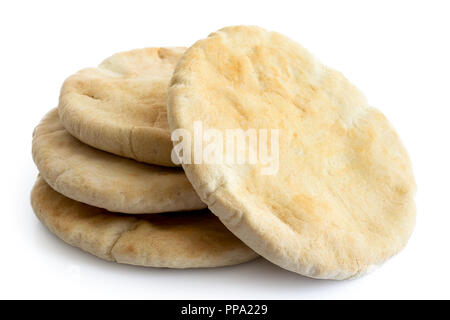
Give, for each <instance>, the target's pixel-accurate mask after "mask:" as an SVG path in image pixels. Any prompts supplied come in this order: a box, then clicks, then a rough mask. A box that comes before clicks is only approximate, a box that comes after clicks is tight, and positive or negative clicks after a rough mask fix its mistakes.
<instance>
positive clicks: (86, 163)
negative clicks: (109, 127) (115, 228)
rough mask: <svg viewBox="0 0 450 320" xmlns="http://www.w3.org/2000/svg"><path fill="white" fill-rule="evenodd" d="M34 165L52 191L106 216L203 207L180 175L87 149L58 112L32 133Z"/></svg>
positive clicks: (183, 175) (179, 172) (181, 172)
mask: <svg viewBox="0 0 450 320" xmlns="http://www.w3.org/2000/svg"><path fill="white" fill-rule="evenodd" d="M33 159H34V162H35V163H36V165H37V167H38V169H39V171H40V173H41V175H42V177H43V178H44V179H45V181H47V183H48V184H50V186H51V187H52V188H53V189H55V190H56V191H58V192H60V193H62V194H63V195H65V196H66V197H69V198H71V199H74V200H77V201H81V202H83V203H87V204H90V205H93V206H96V207H100V208H105V209H107V210H109V211H115V212H123V213H158V212H171V211H184V210H196V209H202V208H205V207H206V205H205V204H204V203H203V202H202V201H201V200H200V198H199V197H198V196H197V194H196V193H195V191H194V189H193V188H192V186H191V184H190V183H189V181H188V180H187V179H186V176H185V174H184V172H183V170H181V169H178V168H166V167H158V166H152V165H149V164H144V163H140V162H137V161H134V160H131V159H126V158H122V157H119V156H115V155H113V154H110V153H107V152H103V151H100V150H97V149H94V148H92V147H89V146H88V145H85V144H84V143H82V142H80V141H78V140H77V139H75V138H74V137H72V136H71V135H70V134H69V133H68V132H67V131H66V130H65V129H64V127H63V126H62V125H61V123H60V121H59V118H58V111H57V109H53V110H52V111H50V112H49V113H48V114H47V115H46V116H45V117H44V119H43V120H42V122H41V123H40V124H39V125H38V126H37V127H36V129H35V131H34V133H33Z"/></svg>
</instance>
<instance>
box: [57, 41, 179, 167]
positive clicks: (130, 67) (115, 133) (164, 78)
mask: <svg viewBox="0 0 450 320" xmlns="http://www.w3.org/2000/svg"><path fill="white" fill-rule="evenodd" d="M184 50H185V49H184V48H146V49H137V50H132V51H127V52H121V53H117V54H115V55H113V56H111V57H109V58H108V59H106V60H105V61H103V62H102V63H101V64H100V65H99V66H98V67H97V68H88V69H83V70H81V71H79V72H78V73H76V74H74V75H72V76H70V77H69V78H68V79H67V80H66V81H65V82H64V84H63V86H62V88H61V95H60V100H59V114H60V118H61V121H62V123H63V125H64V127H65V128H66V129H67V130H68V131H69V132H70V133H71V134H72V135H73V136H75V137H76V138H78V139H79V140H81V141H83V142H84V143H86V144H88V145H90V146H92V147H95V148H98V149H101V150H104V151H108V152H111V153H114V154H117V155H120V156H123V157H128V158H132V159H135V160H138V161H142V162H146V163H150V164H157V165H163V166H175V165H174V164H173V163H172V161H171V158H170V152H171V150H172V141H171V140H170V132H169V128H168V124H167V115H166V91H167V86H168V83H169V80H170V77H171V75H172V72H173V69H174V67H175V64H176V62H177V60H178V58H179V56H180V55H181V54H182V53H183V51H184Z"/></svg>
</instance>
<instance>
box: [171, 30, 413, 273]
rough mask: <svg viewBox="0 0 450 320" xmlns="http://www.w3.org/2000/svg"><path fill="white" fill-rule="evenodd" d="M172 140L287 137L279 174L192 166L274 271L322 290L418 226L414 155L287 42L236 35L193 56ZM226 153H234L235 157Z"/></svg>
mask: <svg viewBox="0 0 450 320" xmlns="http://www.w3.org/2000/svg"><path fill="white" fill-rule="evenodd" d="M168 120H169V125H170V129H171V130H175V129H178V128H184V129H186V130H188V132H190V133H191V134H193V123H194V122H195V121H197V120H201V121H202V124H203V129H204V130H206V129H208V128H214V129H218V130H221V131H222V132H223V131H224V130H225V129H235V128H242V129H243V130H247V129H249V128H252V129H278V130H280V139H279V145H280V150H279V170H278V172H277V174H275V175H261V167H262V166H263V165H261V164H260V163H258V164H256V165H249V164H245V165H229V164H228V165H225V164H224V165H219V164H215V165H213V164H186V165H185V164H183V168H184V170H185V172H186V175H187V177H188V179H189V180H190V181H191V183H192V185H193V186H194V189H195V190H196V191H197V193H198V194H199V196H200V197H201V198H202V200H203V201H205V202H206V203H207V204H208V207H209V208H210V210H211V211H212V212H213V213H214V214H216V215H217V216H218V217H219V218H220V219H221V221H222V222H223V223H224V224H225V225H226V226H227V227H228V229H230V230H231V231H232V232H233V233H234V234H235V235H237V236H238V237H239V238H240V239H241V240H243V241H244V242H245V243H246V244H247V245H248V246H249V247H251V248H252V249H254V250H255V251H256V252H257V253H259V254H260V255H262V256H264V257H265V258H267V259H268V260H270V261H272V262H273V263H275V264H278V265H280V266H281V267H283V268H286V269H288V270H291V271H294V272H297V273H300V274H303V275H306V276H310V277H315V278H329V279H346V278H351V277H356V276H358V275H361V274H364V273H365V272H367V271H368V270H370V269H372V267H373V266H375V265H379V264H381V263H383V262H384V261H385V260H386V259H388V258H389V257H391V256H392V255H394V254H396V253H397V252H399V251H400V250H401V249H402V248H403V247H404V246H405V244H406V242H407V240H408V238H409V236H410V234H411V232H412V230H413V228H414V223H415V205H414V200H413V197H414V192H415V182H414V177H413V174H412V170H411V164H410V161H409V158H408V155H407V153H406V151H405V149H404V148H403V146H402V144H401V142H400V140H399V138H398V136H397V134H396V132H395V131H394V129H393V128H392V127H391V125H390V124H389V122H388V121H387V120H386V118H385V117H384V116H383V115H382V114H381V113H380V112H379V111H377V110H376V109H374V108H371V107H369V106H368V104H367V102H366V99H365V98H364V96H363V95H362V94H361V93H360V91H359V90H358V89H356V88H355V87H354V86H353V85H352V84H350V83H349V81H348V80H347V79H346V78H345V77H344V76H342V74H340V73H339V72H337V71H335V70H332V69H330V68H328V67H326V66H324V65H322V64H321V63H320V62H318V61H317V60H316V59H315V58H314V57H313V56H312V55H311V54H310V53H309V52H307V51H306V50H305V49H304V48H302V47H301V46H300V45H298V44H296V43H294V42H293V41H291V40H289V39H288V38H286V37H284V36H282V35H280V34H277V33H274V32H267V31H265V30H263V29H261V28H258V27H230V28H225V29H222V30H220V31H218V32H216V33H213V34H211V35H210V36H209V37H208V38H207V39H204V40H200V41H198V42H197V43H195V44H194V45H193V46H192V47H191V48H189V49H188V50H187V51H186V53H185V54H184V55H183V57H182V58H181V59H180V61H179V64H178V65H177V68H176V70H175V72H174V75H173V78H172V81H171V85H170V87H169V93H168ZM225 152H227V150H225Z"/></svg>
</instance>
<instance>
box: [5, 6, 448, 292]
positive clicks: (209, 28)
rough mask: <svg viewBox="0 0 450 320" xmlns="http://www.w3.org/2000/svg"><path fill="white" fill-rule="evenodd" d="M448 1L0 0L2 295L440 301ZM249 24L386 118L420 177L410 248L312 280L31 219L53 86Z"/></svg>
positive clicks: (444, 277) (444, 250) (443, 287)
mask: <svg viewBox="0 0 450 320" xmlns="http://www.w3.org/2000/svg"><path fill="white" fill-rule="evenodd" d="M449 16H450V7H449V2H448V1H430V0H428V1H420V2H419V1H386V2H385V1H370V2H369V1H351V2H350V1H326V2H325V1H310V2H308V3H302V2H300V1H281V0H276V1H275V0H274V1H261V0H260V1H254V2H253V1H244V0H239V1H231V0H226V1H220V2H216V1H174V0H170V1H141V2H138V1H130V0H127V1H122V2H119V1H80V0H78V1H72V2H69V1H54V2H53V1H29V2H24V1H8V2H6V1H2V2H1V4H0V35H1V37H0V46H1V50H0V72H1V75H0V90H1V91H0V92H1V97H0V103H1V106H0V108H1V109H0V110H1V115H2V119H1V126H0V130H1V139H2V140H1V141H2V144H1V150H2V152H1V157H0V161H1V166H0V168H1V169H2V177H1V179H0V183H1V185H0V195H1V206H2V210H1V215H0V226H1V227H0V298H159V299H168V298H176V299H178V298H186V299H190V298H192V299H195V298H218V299H229V298H235V299H238V298H247V299H258V298H270V299H297V298H313V299H323V298H338V299H340V298H342V299H346V298H386V299H390V298H447V299H448V298H450V291H449V289H448V288H449V287H450V279H449V270H450V256H449V255H450V250H449V244H450V210H449V199H450V187H449V184H448V182H449V181H450V174H449V168H450V152H449V146H450V143H449V138H450V122H449V119H450V102H449V92H450V63H449V59H450V22H449V21H450V18H449ZM235 24H254V25H259V26H262V27H265V28H267V29H270V30H274V31H278V32H281V33H284V34H286V35H288V36H289V37H291V38H292V39H294V40H296V41H298V42H300V43H301V44H302V45H303V46H304V47H306V48H308V49H309V50H310V51H311V52H313V53H314V54H315V55H316V56H317V57H318V58H319V59H320V60H322V61H323V62H324V63H325V64H327V65H330V66H332V67H334V68H335V69H338V70H340V71H341V72H343V73H344V74H345V75H346V76H347V78H349V79H350V81H352V82H353V83H354V84H356V85H357V86H358V87H359V88H360V89H361V90H362V91H363V92H365V94H366V96H367V98H368V100H369V102H370V103H371V104H372V105H373V106H376V107H377V108H379V109H381V110H382V111H383V112H384V113H385V114H386V115H387V117H388V118H389V119H390V120H391V122H392V123H393V125H394V126H395V128H396V129H397V131H398V132H399V134H400V136H401V137H402V139H403V142H404V144H405V145H406V148H407V149H408V151H409V153H410V156H411V159H412V161H413V165H414V172H415V176H416V180H417V185H418V192H417V196H416V200H417V226H416V229H415V231H414V234H413V236H412V238H411V240H410V242H409V244H408V246H407V247H406V248H405V249H404V250H403V251H402V252H401V253H400V254H399V255H398V256H396V257H394V258H393V259H392V260H390V261H388V262H387V263H386V264H385V265H384V266H383V267H381V268H380V269H378V270H377V271H375V272H374V273H372V274H370V275H368V276H366V277H363V278H361V279H358V280H353V281H341V282H337V281H319V280H313V279H308V278H305V277H302V276H299V275H296V274H294V273H291V272H288V271H284V270H282V269H280V268H278V267H276V266H274V265H271V264H270V263H268V262H266V261H264V260H263V259H260V260H257V261H254V262H251V263H247V264H243V265H239V266H235V267H228V268H217V269H201V270H168V269H152V268H141V267H132V266H125V265H118V264H114V263H109V262H105V261H102V260H99V259H97V258H95V257H93V256H90V255H88V254H86V253H84V252H82V251H80V250H79V249H76V248H72V247H70V246H68V245H66V244H65V243H63V242H62V241H60V240H58V239H57V238H56V237H55V236H53V235H52V234H51V233H49V232H48V231H47V230H46V229H45V228H44V227H43V226H41V225H40V224H39V222H38V220H37V219H36V218H35V217H34V215H33V213H32V210H31V207H30V204H29V193H30V190H31V188H32V185H33V183H34V180H35V177H36V175H37V170H36V168H35V166H34V164H33V161H32V158H31V134H32V130H33V128H34V126H35V125H37V123H38V122H39V120H40V119H41V117H42V116H43V115H44V114H45V113H46V112H47V111H48V110H49V109H50V108H53V107H55V106H56V105H57V101H58V94H59V89H60V86H61V83H62V81H63V80H64V79H65V78H66V77H67V76H69V75H70V74H71V73H73V72H75V71H77V70H79V69H81V68H84V67H88V66H95V65H97V64H98V63H99V62H101V61H102V60H103V59H104V58H106V57H108V56H109V55H111V54H112V53H115V52H118V51H123V50H129V49H133V48H140V47H148V46H190V45H191V44H193V43H194V42H195V41H196V40H197V39H200V38H204V37H206V36H207V35H208V34H209V33H210V32H213V31H215V30H217V29H219V28H221V27H224V26H227V25H235Z"/></svg>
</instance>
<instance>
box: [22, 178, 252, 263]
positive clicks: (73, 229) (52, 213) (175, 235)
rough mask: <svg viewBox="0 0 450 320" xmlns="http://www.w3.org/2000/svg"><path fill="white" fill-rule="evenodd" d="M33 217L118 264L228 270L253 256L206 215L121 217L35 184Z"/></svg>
mask: <svg viewBox="0 0 450 320" xmlns="http://www.w3.org/2000/svg"><path fill="white" fill-rule="evenodd" d="M31 204H32V207H33V210H34V212H35V213H36V216H37V217H38V218H39V219H40V220H41V222H42V223H43V224H44V225H46V226H47V227H48V228H49V230H50V231H51V232H53V233H54V234H56V235H57V236H58V237H59V238H61V239H62V240H64V241H65V242H67V243H68V244H70V245H72V246H75V247H79V248H81V249H83V250H84V251H87V252H89V253H91V254H93V255H95V256H97V257H99V258H102V259H105V260H110V261H116V262H119V263H126V264H133V265H140V266H150V267H168V268H202V267H219V266H229V265H234V264H238V263H243V262H247V261H250V260H253V259H255V258H256V257H257V255H256V254H255V253H254V252H253V251H252V250H251V249H249V248H248V247H247V246H245V245H244V244H243V243H242V242H241V241H240V240H239V239H237V238H236V237H235V236H234V235H233V234H232V233H231V232H229V231H228V230H227V229H226V228H225V226H223V225H222V224H221V223H220V221H219V219H217V218H216V217H215V216H214V215H213V214H211V213H210V212H209V211H208V210H202V211H192V212H189V213H170V214H158V215H139V216H132V215H122V214H116V213H109V212H108V213H106V211H105V210H103V209H99V208H95V207H92V206H89V205H87V204H83V203H81V202H77V201H74V200H71V199H69V198H66V197H64V196H63V195H61V194H59V193H57V192H56V191H54V190H53V189H51V188H50V186H49V185H47V184H46V183H45V182H44V180H43V179H42V178H38V180H37V182H36V184H35V186H34V188H33V191H32V193H31Z"/></svg>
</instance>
